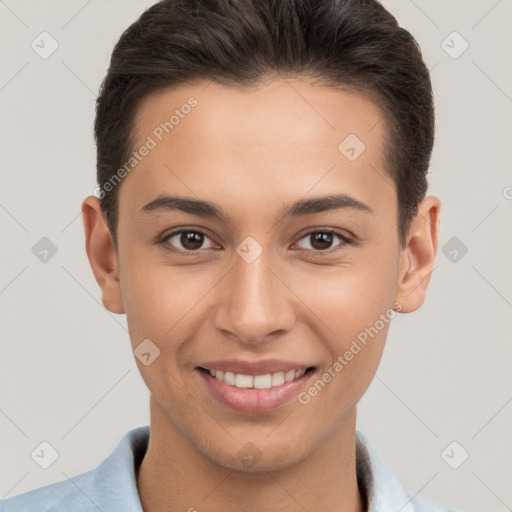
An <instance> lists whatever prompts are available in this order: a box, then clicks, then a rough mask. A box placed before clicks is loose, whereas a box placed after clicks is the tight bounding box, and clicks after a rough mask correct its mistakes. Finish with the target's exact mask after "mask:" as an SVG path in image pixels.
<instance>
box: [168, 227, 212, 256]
mask: <svg viewBox="0 0 512 512" xmlns="http://www.w3.org/2000/svg"><path fill="white" fill-rule="evenodd" d="M205 239H208V240H210V238H209V237H208V235H206V233H203V232H202V231H199V230H197V229H182V230H180V231H175V232H174V233H170V234H169V235H166V236H165V238H163V240H162V243H165V244H170V245H174V246H176V245H178V244H181V247H179V246H178V248H177V249H176V250H177V251H181V252H191V251H197V250H199V249H208V248H211V247H215V244H214V243H213V242H212V241H211V240H210V242H211V244H210V245H209V246H207V247H203V244H204V242H205Z"/></svg>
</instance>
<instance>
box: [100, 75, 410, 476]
mask: <svg viewBox="0 0 512 512" xmlns="http://www.w3.org/2000/svg"><path fill="white" fill-rule="evenodd" d="M190 98H193V99H192V100H191V99H190ZM185 105H189V107H185ZM173 114H174V115H175V118H174V119H172V120H171V123H172V124H171V125H161V123H165V122H166V121H169V118H170V117H171V116H172V115H173ZM162 126H166V129H167V130H166V129H164V128H162ZM170 126H172V127H170ZM167 132H168V133H167ZM135 134H136V139H137V142H136V144H135V149H138V148H141V147H142V146H144V145H146V147H150V149H149V150H148V151H147V152H146V151H144V150H142V151H140V153H145V156H143V157H141V159H140V161H138V163H137V164H136V166H135V167H134V168H133V169H132V170H131V171H130V172H129V173H128V175H127V176H126V177H125V178H124V180H123V182H122V184H121V185H120V190H119V224H118V253H117V255H115V257H114V260H115V265H114V266H116V272H117V278H116V279H115V280H111V282H110V281H109V282H110V284H107V282H105V281H103V284H102V283H100V284H102V288H103V291H104V296H103V297H104V304H105V305H107V307H109V309H111V310H112V311H115V312H126V315H127V320H128V326H129V332H130V338H131V343H132V348H133V349H134V350H135V353H136V354H137V353H140V352H141V351H142V352H143V353H145V354H146V355H145V356H144V357H145V359H146V361H145V363H146V364H144V363H143V362H141V361H140V360H139V359H137V364H138V366H139V369H140V372H141V374H142V377H143V379H144V381H145V383H146V384H147V386H148V388H149V390H150V392H151V395H152V398H153V403H154V407H155V408H156V409H158V410H157V411H156V412H155V417H156V418H159V420H158V421H160V422H161V424H162V428H164V424H166V425H167V427H166V428H168V429H172V430H173V431H175V432H177V433H179V435H181V436H182V437H183V438H184V439H186V440H187V442H190V443H191V445H193V446H194V447H195V448H196V449H197V451H198V452H200V453H201V454H203V455H205V456H206V457H207V458H208V459H210V460H212V461H215V462H216V463H218V464H220V465H222V466H225V467H228V468H237V469H244V468H243V464H244V463H243V462H242V460H241V456H240V449H241V448H242V447H243V446H244V445H246V443H249V442H250V443H252V445H254V446H255V447H256V448H257V450H258V454H259V455H258V456H259V457H261V459H260V461H259V463H258V468H259V469H261V470H263V469H276V468H277V467H284V466H286V465H289V464H291V463H293V462H296V461H299V460H301V459H303V458H305V457H306V456H307V455H308V454H310V453H311V452H313V451H314V450H315V448H318V447H319V446H320V445H321V444H322V443H324V442H325V440H326V439H329V438H332V437H333V436H334V435H335V434H336V432H338V431H339V430H340V429H342V428H343V425H344V424H346V423H347V422H348V421H349V419H351V418H352V419H353V418H354V414H355V406H356V404H357V402H358V400H359V399H360V398H361V396H362V394H363V393H364V392H365V390H366V389H367V387H368V385H369V383H370V381H371V379H372V377H373V373H374V372H375V371H376V369H377V366H378V363H379V360H380V358H381V353H382V350H383V347H384V343H385V338H386V334H387V331H388V327H389V324H390V318H391V317H392V316H393V315H394V313H393V311H392V308H393V305H394V304H395V302H396V301H398V302H399V303H401V295H400V293H402V292H403V290H402V289H401V288H400V286H401V280H402V279H403V275H404V273H405V272H404V269H405V267H406V265H407V264H408V262H409V263H410V257H409V256H410V255H409V256H407V253H406V252H404V251H403V250H401V248H400V244H399V240H398V233H397V197H396V190H395V187H394V186H393V184H392V181H391V179H390V178H389V177H388V175H387V174H386V172H385V170H384V168H385V161H384V157H383V154H384V144H385V123H384V122H383V120H382V113H381V111H380V109H379V108H378V107H377V106H376V105H374V104H373V103H372V102H370V100H369V99H367V98H366V97H365V96H363V95H361V94H359V93H356V92H346V91H338V90H334V89H329V88H326V87H321V86H314V85H312V84H310V83H308V82H307V81H302V80H298V79H294V80H291V79H290V80H287V81H284V80H277V81H272V82H268V83H266V84H265V85H263V86H261V87H260V88H258V89H252V90H249V89H234V88H227V87H224V86H221V85H216V84H214V83H210V84H209V85H208V84H207V83H197V84H194V85H190V84H188V85H182V86H180V87H179V88H176V89H173V90H167V91H164V92H159V93H158V94H154V95H152V96H150V97H148V98H146V99H145V101H144V102H143V103H142V105H141V107H140V109H139V110H138V114H137V118H136V126H135ZM347 137H348V139H347ZM150 139H151V141H152V142H151V141H150ZM363 144H364V146H363ZM167 196H169V197H170V196H172V197H173V198H174V200H171V199H169V197H167ZM327 196H330V197H331V199H330V200H329V198H328V197H327ZM179 198H181V201H180V200H179ZM203 202H206V203H208V204H203ZM95 273H96V272H95ZM107 281H108V279H107ZM114 281H115V284H113V282H114ZM99 282H100V281H99ZM112 286H118V294H117V295H116V293H117V292H115V293H114V292H112V291H108V290H112ZM400 307H401V306H399V307H398V309H400ZM143 340H150V341H144V343H145V345H140V344H141V343H142V342H143ZM139 345H140V348H138V347H139ZM142 348H143V349H144V350H142ZM137 351H138V352H137ZM158 351H159V353H158ZM147 354H149V355H147ZM269 360H277V361H274V363H275V364H274V366H272V365H271V364H270V363H269ZM253 363H254V364H253ZM244 364H245V366H244ZM258 364H260V366H258ZM290 368H292V369H297V370H300V369H304V370H306V369H307V371H306V373H304V375H302V376H300V375H299V376H298V378H296V379H295V374H293V373H292V374H290ZM210 369H216V370H217V372H216V375H217V377H220V378H221V379H227V381H228V382H222V381H221V380H219V378H214V377H212V376H211V374H210V372H208V371H207V370H210ZM237 369H238V372H237V371H236V370H237ZM280 370H283V371H282V373H280ZM219 372H220V373H219ZM228 372H229V373H234V374H235V375H234V376H233V377H231V376H227V375H226V374H227V373H228ZM237 373H239V374H241V375H239V376H237V375H236V374H237ZM292 375H293V378H294V379H293V380H289V379H291V378H292V377H291V376H292ZM254 376H259V377H254ZM251 377H252V378H251ZM230 379H234V380H235V384H237V385H238V386H246V385H253V386H257V387H258V388H262V389H254V388H243V387H241V388H240V387H237V386H234V385H232V384H233V383H232V380H230ZM283 379H284V383H283ZM249 382H250V384H248V383H249ZM319 382H320V383H319ZM272 383H274V386H272V387H271V388H268V386H269V385H272ZM315 383H316V385H315ZM152 418H153V416H152ZM153 428H154V426H153V425H152V429H153Z"/></svg>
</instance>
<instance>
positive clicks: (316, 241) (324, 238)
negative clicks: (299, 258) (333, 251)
mask: <svg viewBox="0 0 512 512" xmlns="http://www.w3.org/2000/svg"><path fill="white" fill-rule="evenodd" d="M311 236H312V237H313V243H312V244H311V245H312V246H313V247H314V248H315V249H329V247H330V246H331V244H332V233H315V234H314V235H311Z"/></svg>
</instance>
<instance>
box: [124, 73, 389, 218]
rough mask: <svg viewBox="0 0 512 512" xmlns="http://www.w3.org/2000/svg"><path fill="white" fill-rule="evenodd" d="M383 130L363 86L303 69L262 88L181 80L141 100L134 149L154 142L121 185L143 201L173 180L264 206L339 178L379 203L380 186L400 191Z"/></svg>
mask: <svg viewBox="0 0 512 512" xmlns="http://www.w3.org/2000/svg"><path fill="white" fill-rule="evenodd" d="M384 130H385V123H384V120H383V113H382V111H381V109H380V108H379V107H378V106H376V105H375V104H374V103H373V102H372V101H371V100H370V99H369V98H367V97H366V96H365V95H364V94H362V93H359V92H356V91H346V90H344V91H342V90H338V89H333V88H328V87H325V86H320V85H313V84H312V83H310V82H308V81H306V80H300V79H279V80H274V81H270V82H267V83H265V84H263V85H260V86H259V87H257V88H254V87H253V88H247V87H227V86H223V85H220V84H218V83H214V82H210V83H208V82H197V83H194V84H182V85H180V86H179V87H175V88H173V89H166V90H161V91H158V92H157V93H154V94H151V95H150V96H148V97H146V98H145V99H144V100H143V101H142V102H141V104H140V106H139V108H138V110H137V113H136V118H135V123H134V130H133V133H134V139H135V147H134V150H137V149H138V148H140V147H142V146H144V145H147V144H148V141H150V140H151V141H152V142H151V144H150V145H151V146H152V148H151V150H150V151H148V152H147V155H146V156H145V157H144V158H143V159H141V161H140V163H138V164H137V166H136V168H135V169H134V170H133V171H132V172H130V173H129V175H128V176H127V177H126V178H125V181H126V182H127V185H128V186H126V187H125V186H123V188H125V189H126V190H127V193H129V194H131V195H132V198H131V199H132V200H133V201H131V202H132V203H133V204H134V205H135V204H138V205H139V206H142V204H143V203H144V204H146V203H147V202H148V201H150V200H151V199H154V196H155V194H156V193H157V192H166V191H167V192H168V191H169V189H171V190H175V189H179V190H180V191H182V192H187V193H188V195H196V196H199V197H201V198H204V199H211V198H216V197H219V195H220V196H221V197H222V196H224V197H225V196H226V195H229V197H233V198H234V197H239V199H240V201H245V202H244V204H246V205H247V206H249V204H250V203H251V201H254V203H255V204H257V205H259V206H260V207H261V204H262V203H265V201H267V200H268V201H269V202H272V201H274V200H279V199H280V198H282V199H283V200H284V199H286V198H285V197H284V196H283V194H285V195H288V196H289V198H290V199H292V198H293V199H296V197H297V196H303V195H304V194H306V193H307V192H308V190H311V191H312V192H314V193H318V194H320V193H325V192H326V191H329V190H331V189H334V188H337V189H338V191H339V192H346V191H347V190H348V189H350V191H351V192H353V194H352V195H356V196H357V195H359V199H361V200H363V201H365V202H371V201H373V202H374V204H375V201H377V203H378V202H379V198H378V197H377V196H378V195H379V191H380V196H381V201H384V200H387V201H389V200H390V199H393V200H394V197H395V196H394V187H393V185H392V183H391V180H390V178H389V177H387V176H386V174H385V171H384V167H385V162H384V142H385V132H384ZM385 183H387V188H389V189H390V190H388V191H387V195H386V194H383V193H382V192H383V191H382V188H383V185H384V184H385ZM313 189H314V190H313ZM230 191H231V192H232V194H229V192H230ZM237 192H238V195H236V194H237ZM249 192H250V193H249ZM371 196H375V197H371ZM370 200H371V201H370ZM376 206H377V210H378V204H376Z"/></svg>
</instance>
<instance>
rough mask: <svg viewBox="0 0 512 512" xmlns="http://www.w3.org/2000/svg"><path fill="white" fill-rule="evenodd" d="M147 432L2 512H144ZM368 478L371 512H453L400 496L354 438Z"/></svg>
mask: <svg viewBox="0 0 512 512" xmlns="http://www.w3.org/2000/svg"><path fill="white" fill-rule="evenodd" d="M149 432H150V428H149V426H144V427H138V428H135V429H133V430H130V431H129V432H127V433H126V434H125V435H124V436H123V437H122V438H121V440H120V442H119V444H118V445H117V447H116V448H115V450H114V451H113V452H112V453H111V454H110V455H109V456H108V457H107V458H106V459H105V460H104V461H103V462H102V463H101V464H100V465H99V466H97V467H96V468H95V469H93V470H91V471H87V472H86V473H82V474H80V475H77V476H75V477H72V478H71V479H69V480H63V481H61V482H56V483H54V484H50V485H47V486H45V487H40V488H39V489H34V490H32V491H28V492H26V493H23V494H19V495H18V496H13V497H12V498H8V499H6V500H2V501H0V512H99V511H100V512H143V511H142V506H141V503H140V498H139V494H138V492H137V483H136V478H135V471H136V468H137V467H138V466H139V464H140V463H141V461H142V459H143V457H144V454H145V453H146V450H147V447H148V441H149ZM357 439H358V441H360V443H361V444H362V445H363V446H364V448H365V450H366V452H367V455H368V462H369V466H370V467H369V469H370V472H371V475H372V483H371V487H370V489H371V490H370V497H369V502H370V503H369V512H398V511H400V512H455V511H454V510H453V509H449V508H447V507H444V506H442V505H438V504H437V503H434V502H432V501H430V500H427V499H425V498H421V497H419V496H412V495H410V494H408V493H407V492H406V491H404V489H403V487H402V486H401V484H400V483H399V482H398V480H397V479H396V477H395V476H394V475H393V473H391V471H390V470H389V468H388V467H387V466H386V465H385V463H384V462H383V461H382V459H381V458H380V457H379V455H378V454H377V452H376V451H375V449H374V448H373V447H372V446H371V444H370V443H369V442H368V440H367V439H366V437H365V436H364V435H363V434H362V433H361V432H359V431H358V432H357Z"/></svg>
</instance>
